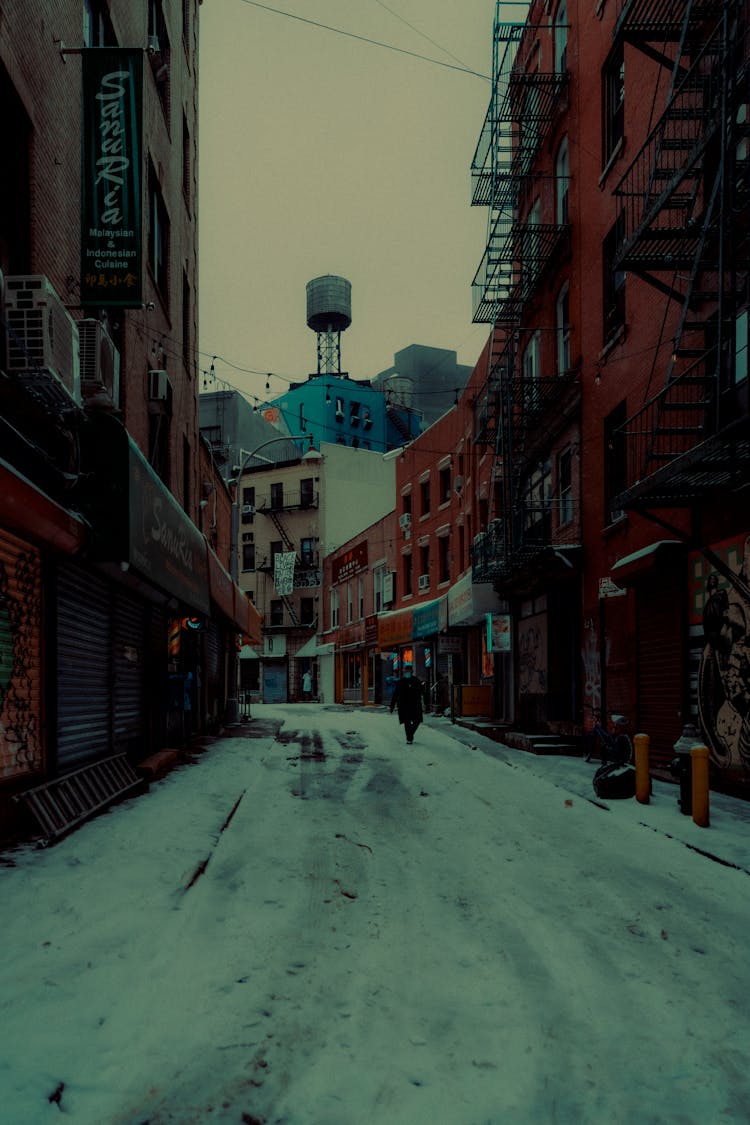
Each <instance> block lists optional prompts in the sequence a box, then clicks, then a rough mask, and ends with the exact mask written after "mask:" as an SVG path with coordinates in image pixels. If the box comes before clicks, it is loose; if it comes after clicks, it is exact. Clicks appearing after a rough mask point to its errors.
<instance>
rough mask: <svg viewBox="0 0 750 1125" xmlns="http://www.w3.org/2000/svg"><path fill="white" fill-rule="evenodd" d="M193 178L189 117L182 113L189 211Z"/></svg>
mask: <svg viewBox="0 0 750 1125" xmlns="http://www.w3.org/2000/svg"><path fill="white" fill-rule="evenodd" d="M191 178H192V161H191V159H190V130H189V129H188V123H187V117H186V116H185V114H184V113H183V115H182V194H183V196H184V198H185V203H186V204H187V209H188V211H189V210H190V199H191V192H190V185H191Z"/></svg>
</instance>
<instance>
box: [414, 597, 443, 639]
mask: <svg viewBox="0 0 750 1125" xmlns="http://www.w3.org/2000/svg"><path fill="white" fill-rule="evenodd" d="M412 614H413V616H412V623H411V635H412V639H413V640H415V641H418V640H420V639H421V638H422V637H432V636H434V635H435V633H439V632H440V631H441V630H443V631H444V630H445V628H446V626H447V624H448V603H447V600H446V598H445V596H443V597H442V598H433V599H432V601H429V602H422V604H421V605H415V606H414V609H413V610H412Z"/></svg>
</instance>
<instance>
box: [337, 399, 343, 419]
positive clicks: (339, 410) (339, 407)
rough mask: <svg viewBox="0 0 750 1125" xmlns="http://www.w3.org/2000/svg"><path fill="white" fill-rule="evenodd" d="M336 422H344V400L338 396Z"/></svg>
mask: <svg viewBox="0 0 750 1125" xmlns="http://www.w3.org/2000/svg"><path fill="white" fill-rule="evenodd" d="M336 421H337V422H343V421H344V400H343V398H340V397H339V396H337V397H336Z"/></svg>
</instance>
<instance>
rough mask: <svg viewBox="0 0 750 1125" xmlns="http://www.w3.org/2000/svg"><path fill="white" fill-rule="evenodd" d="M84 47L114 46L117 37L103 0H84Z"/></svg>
mask: <svg viewBox="0 0 750 1125" xmlns="http://www.w3.org/2000/svg"><path fill="white" fill-rule="evenodd" d="M83 45H84V47H114V46H115V37H114V35H113V33H112V28H111V26H110V22H109V16H108V14H107V11H106V8H105V7H104V4H103V2H102V0H83Z"/></svg>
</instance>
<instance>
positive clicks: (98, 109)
mask: <svg viewBox="0 0 750 1125" xmlns="http://www.w3.org/2000/svg"><path fill="white" fill-rule="evenodd" d="M82 84H83V121H82V130H81V133H82V164H81V298H80V304H81V306H82V307H85V306H87V305H95V306H97V307H101V306H110V305H111V306H119V307H120V308H137V307H139V306H140V305H141V304H142V301H143V294H142V252H141V226H142V222H141V177H142V160H141V135H142V112H143V51H142V50H140V49H132V50H131V49H129V48H128V49H126V48H113V49H110V48H108V47H95V48H90V49H88V50H84V51H83V52H82Z"/></svg>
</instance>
